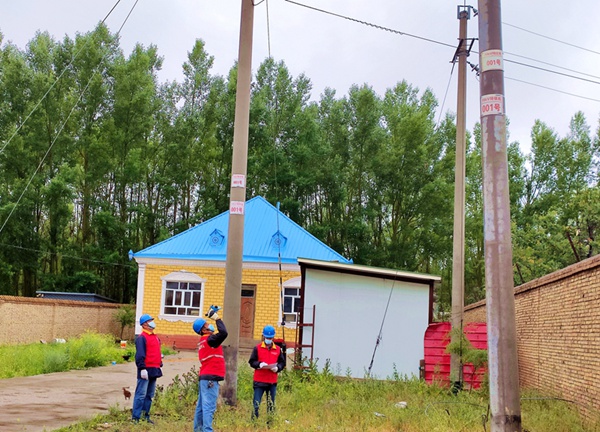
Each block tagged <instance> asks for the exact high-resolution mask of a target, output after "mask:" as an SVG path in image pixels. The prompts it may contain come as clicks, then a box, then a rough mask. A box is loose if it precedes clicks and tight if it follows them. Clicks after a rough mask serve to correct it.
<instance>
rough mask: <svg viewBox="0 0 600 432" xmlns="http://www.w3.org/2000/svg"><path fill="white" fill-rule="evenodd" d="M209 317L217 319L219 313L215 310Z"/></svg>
mask: <svg viewBox="0 0 600 432" xmlns="http://www.w3.org/2000/svg"><path fill="white" fill-rule="evenodd" d="M209 318H210V319H213V320H215V321H216V320H218V319H219V314H217V313H216V312H213V313H212V315H210V316H209Z"/></svg>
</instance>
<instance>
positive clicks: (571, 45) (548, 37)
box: [502, 21, 600, 55]
mask: <svg viewBox="0 0 600 432" xmlns="http://www.w3.org/2000/svg"><path fill="white" fill-rule="evenodd" d="M502 24H504V25H505V26H509V27H513V28H516V29H519V30H521V31H524V32H527V33H531V34H534V35H536V36H540V37H543V38H546V39H550V40H553V41H554V42H558V43H561V44H564V45H568V46H570V47H573V48H577V49H580V50H583V51H588V52H591V53H594V54H599V55H600V52H598V51H594V50H591V49H588V48H584V47H581V46H579V45H575V44H572V43H569V42H565V41H562V40H560V39H555V38H553V37H550V36H546V35H543V34H541V33H536V32H534V31H531V30H527V29H524V28H523V27H519V26H516V25H514V24H509V23H507V22H504V21H503V22H502Z"/></svg>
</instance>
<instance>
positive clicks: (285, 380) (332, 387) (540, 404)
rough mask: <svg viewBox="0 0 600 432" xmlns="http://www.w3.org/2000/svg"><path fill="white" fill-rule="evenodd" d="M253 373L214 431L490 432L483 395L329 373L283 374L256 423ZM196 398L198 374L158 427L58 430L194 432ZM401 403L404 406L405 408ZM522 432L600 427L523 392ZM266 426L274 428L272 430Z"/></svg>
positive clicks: (170, 390) (162, 392)
mask: <svg viewBox="0 0 600 432" xmlns="http://www.w3.org/2000/svg"><path fill="white" fill-rule="evenodd" d="M252 373H253V371H252V370H251V369H250V367H249V366H248V365H247V364H246V363H245V361H244V362H240V367H239V369H238V393H237V396H238V403H237V406H235V407H230V406H226V405H220V406H219V408H218V409H217V413H216V416H215V420H214V424H213V425H214V427H215V430H223V431H225V430H226V431H228V432H245V431H248V432H249V431H267V430H268V431H288V432H294V431H298V432H300V431H302V432H304V431H333V432H335V431H384V432H385V431H402V432H449V431H459V432H471V431H472V432H476V431H477V432H481V431H489V430H490V422H489V419H488V418H487V415H488V395H487V393H486V392H485V391H472V392H466V391H465V392H461V393H459V394H458V395H457V396H453V395H452V394H451V393H450V391H449V390H448V389H444V388H440V387H437V386H430V385H427V384H425V383H424V382H422V381H419V380H416V379H406V378H404V377H398V376H395V377H392V379H389V380H386V381H376V380H370V379H366V380H354V379H350V378H338V377H334V376H333V375H332V374H331V373H329V372H327V371H325V372H323V373H319V372H316V371H314V370H313V371H311V372H309V373H308V374H306V373H305V374H304V375H301V374H299V373H295V372H283V373H282V374H281V375H280V379H279V384H278V388H277V410H276V413H275V415H274V416H273V418H270V419H269V418H267V415H266V412H265V411H266V406H265V403H264V401H263V404H262V405H261V415H260V417H259V419H258V420H257V421H254V422H253V421H251V408H252ZM197 391H198V378H197V370H192V371H191V372H189V373H187V374H184V375H183V376H181V377H176V379H175V380H173V382H172V383H171V384H169V385H167V386H159V387H158V390H157V394H156V398H155V403H154V405H153V407H152V413H151V414H152V417H153V420H154V421H155V423H156V425H155V426H151V425H147V424H144V423H140V424H139V425H132V424H130V423H129V419H130V412H129V411H127V412H125V411H121V410H117V409H116V408H113V409H112V410H111V412H110V413H109V414H107V415H102V416H97V417H95V418H94V419H92V420H90V421H87V422H83V423H79V424H76V425H72V426H70V427H67V428H63V429H59V431H61V432H83V431H90V430H108V431H120V432H137V431H150V430H154V431H156V430H160V431H161V432H163V431H164V432H176V431H177V432H178V431H181V430H191V429H192V420H193V415H194V409H195V404H196V398H197ZM398 402H406V403H407V407H406V408H400V407H399V406H398ZM521 408H522V417H523V424H522V426H523V431H526V430H527V431H530V432H533V431H535V432H546V431H548V432H562V431H564V432H567V431H568V432H591V431H600V423H594V424H591V423H589V422H588V423H584V422H582V420H581V419H580V417H579V415H578V412H577V409H576V407H575V406H574V405H573V404H570V403H568V402H565V401H561V400H555V399H542V398H541V397H540V395H539V394H536V393H531V392H526V393H524V395H523V401H522V403H521ZM267 420H269V423H267Z"/></svg>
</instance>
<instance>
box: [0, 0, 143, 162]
mask: <svg viewBox="0 0 600 432" xmlns="http://www.w3.org/2000/svg"><path fill="white" fill-rule="evenodd" d="M119 3H121V0H117V2H116V3H115V4H114V5H113V7H112V8H111V9H110V11H109V12H108V14H106V16H105V17H104V19H103V20H102V21H101V23H102V24H104V23H105V22H106V20H107V19H108V17H109V16H110V14H112V13H113V11H114V10H115V8H116V7H117V5H118V4H119ZM136 4H137V1H136ZM133 7H135V5H134V6H133ZM131 10H133V8H132V9H131ZM129 13H131V12H129ZM127 18H129V15H127ZM127 18H126V19H125V21H127ZM121 28H123V26H121ZM119 31H121V29H119ZM89 43H90V39H88V40H87V42H86V43H85V44H83V46H82V47H81V48H80V49H79V51H77V52H76V53H75V55H74V56H73V58H72V59H71V61H70V62H69V64H68V65H67V66H66V67H65V68H64V69H63V71H62V72H61V73H60V75H59V76H58V78H56V80H55V81H54V82H53V83H52V85H51V86H50V87H49V88H48V90H47V91H46V93H44V96H42V98H41V99H40V100H39V102H38V103H37V104H36V105H35V106H34V107H33V109H32V110H31V111H30V112H29V114H28V115H27V117H25V120H23V122H21V124H20V125H19V127H18V128H17V129H16V130H15V131H14V132H13V134H12V135H11V136H10V138H9V139H8V141H6V143H4V145H3V146H2V148H1V149H0V153H2V152H4V149H6V146H8V145H9V144H10V142H11V141H12V140H13V138H14V137H15V136H16V135H17V134H18V133H19V131H20V130H21V128H23V126H24V125H25V123H27V120H29V117H31V115H32V114H33V113H34V112H35V111H36V110H37V109H38V107H39V106H40V104H41V103H42V102H43V101H44V99H46V97H47V96H48V94H49V93H50V92H51V91H52V89H53V88H54V86H55V85H56V84H57V83H58V82H59V81H60V79H61V78H62V76H63V75H64V74H65V72H66V71H67V70H69V68H70V67H71V65H72V64H73V62H74V61H75V60H76V59H77V57H79V54H80V53H81V51H83V50H84V49H85V48H86V47H87V45H88V44H89Z"/></svg>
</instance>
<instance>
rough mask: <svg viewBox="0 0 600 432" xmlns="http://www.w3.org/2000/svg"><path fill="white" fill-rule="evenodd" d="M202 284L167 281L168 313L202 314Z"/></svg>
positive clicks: (165, 311) (166, 304)
mask: <svg viewBox="0 0 600 432" xmlns="http://www.w3.org/2000/svg"><path fill="white" fill-rule="evenodd" d="M201 298H202V284H200V283H195V282H167V286H166V289H165V308H164V310H163V312H164V313H165V314H167V315H186V316H187V315H189V316H200V300H201Z"/></svg>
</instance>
